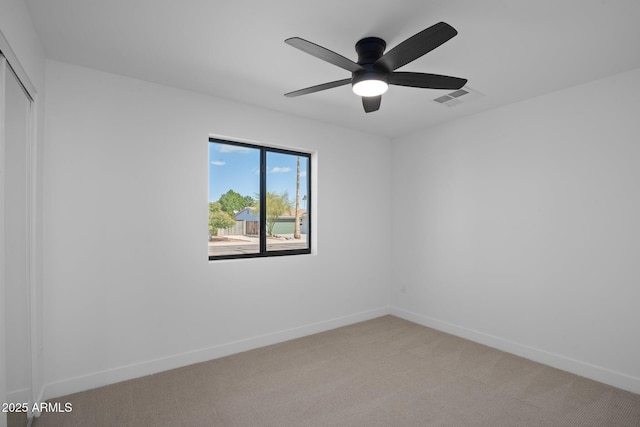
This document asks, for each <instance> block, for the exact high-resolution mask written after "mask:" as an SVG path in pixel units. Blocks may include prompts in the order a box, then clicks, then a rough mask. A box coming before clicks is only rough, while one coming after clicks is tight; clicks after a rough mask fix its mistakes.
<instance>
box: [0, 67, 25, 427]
mask: <svg viewBox="0 0 640 427" xmlns="http://www.w3.org/2000/svg"><path fill="white" fill-rule="evenodd" d="M0 65H1V67H2V70H1V71H0V78H1V82H2V89H0V103H1V106H0V113H2V114H1V116H2V117H0V125H1V126H0V133H1V134H0V153H1V154H0V160H1V164H0V167H1V168H2V169H1V171H0V176H1V177H2V186H3V188H2V189H1V190H0V195H1V199H2V203H1V205H2V214H1V223H2V232H1V237H2V239H1V244H2V245H3V248H2V258H3V262H2V265H0V267H1V269H0V271H1V273H0V274H2V276H3V277H2V282H3V284H2V286H3V287H4V292H3V293H4V298H2V299H3V300H4V301H2V302H3V305H4V307H0V308H1V309H2V310H1V312H2V315H3V316H4V341H5V342H4V344H5V345H4V349H5V357H4V359H5V377H6V378H5V379H6V387H5V392H6V401H7V402H12V403H28V404H31V403H32V392H31V384H32V382H31V366H32V358H31V334H30V331H31V326H30V319H31V315H30V301H31V298H30V266H29V260H30V241H31V238H30V223H31V207H30V200H31V198H30V194H31V191H30V188H31V185H30V176H31V173H30V172H31V171H30V165H31V163H30V148H29V147H30V140H29V135H30V126H31V104H32V102H31V99H30V97H29V96H28V95H27V93H26V91H25V90H24V88H23V86H22V84H20V81H19V80H18V78H17V77H16V75H15V74H14V73H13V71H12V70H11V67H10V66H9V65H8V64H7V62H6V60H5V58H4V57H2V56H0ZM2 415H3V416H4V415H5V413H2ZM15 415H18V417H17V419H16V417H15ZM15 415H13V416H12V417H11V418H10V421H11V424H13V425H16V424H17V425H25V423H26V414H15ZM0 425H1V423H0Z"/></svg>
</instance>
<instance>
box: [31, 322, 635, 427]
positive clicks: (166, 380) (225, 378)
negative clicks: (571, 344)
mask: <svg viewBox="0 0 640 427" xmlns="http://www.w3.org/2000/svg"><path fill="white" fill-rule="evenodd" d="M52 401H55V402H61V403H62V404H64V403H66V402H71V403H72V404H73V411H72V412H71V413H68V414H52V413H47V414H43V415H42V416H41V417H40V418H38V419H37V420H36V422H35V423H34V425H35V426H36V427H50V426H83V427H89V426H100V427H101V426H118V427H122V426H154V427H160V426H172V427H173V426H189V427H192V426H277V427H282V426H367V427H371V426H394V427H395V426H474V427H475V426H488V427H489V426H490V427H496V426H510V427H512V426H554V427H556V426H598V427H614V426H621V427H622V426H624V427H630V426H640V395H637V394H633V393H629V392H626V391H622V390H619V389H616V388H613V387H609V386H606V385H603V384H600V383H597V382H594V381H591V380H588V379H585V378H581V377H578V376H575V375H572V374H568V373H566V372H563V371H559V370H557V369H553V368H549V367H546V366H544V365H540V364H538V363H534V362H531V361H528V360H525V359H522V358H520V357H517V356H512V355H509V354H506V353H503V352H500V351H497V350H493V349H491V348H488V347H485V346H483V345H480V344H476V343H473V342H470V341H467V340H464V339H461V338H457V337H454V336H451V335H447V334H445V333H442V332H438V331H435V330H433V329H429V328H426V327H423V326H420V325H416V324H414V323H410V322H407V321H405V320H402V319H398V318H396V317H393V316H384V317H381V318H378V319H374V320H370V321H367V322H363V323H358V324H355V325H351V326H346V327H343V328H339V329H335V330H332V331H329V332H324V333H321V334H316V335H312V336H309V337H305V338H301V339H296V340H292V341H288V342H285V343H282V344H276V345H272V346H269V347H264V348H260V349H257V350H253V351H249V352H245V353H240V354H236V355H233V356H229V357H225V358H222V359H217V360H212V361H209V362H205V363H200V364H196V365H192V366H188V367H185V368H180V369H175V370H172V371H168V372H163V373H160V374H156V375H151V376H147V377H143V378H139V379H135V380H130V381H125V382H122V383H118V384H114V385H110V386H107V387H102V388H99V389H95V390H90V391H86V392H83V393H77V394H72V395H69V396H64V397H61V398H58V399H53V400H52Z"/></svg>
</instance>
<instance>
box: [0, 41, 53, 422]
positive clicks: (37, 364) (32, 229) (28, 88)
mask: <svg viewBox="0 0 640 427" xmlns="http://www.w3.org/2000/svg"><path fill="white" fill-rule="evenodd" d="M0 53H2V56H3V57H4V58H0V62H2V63H3V64H2V69H0V86H1V87H0V92H3V91H4V84H5V78H6V72H11V71H12V72H13V74H15V76H16V77H17V79H18V81H19V83H20V84H21V85H22V88H23V89H24V91H25V93H26V94H27V97H28V98H30V100H31V108H30V112H29V117H28V123H27V136H26V138H27V147H26V149H27V158H28V162H27V165H26V167H27V181H28V182H27V191H28V194H27V200H28V207H27V210H28V216H29V218H28V231H27V242H26V245H27V249H28V261H27V262H28V274H27V280H28V292H29V307H28V310H29V323H30V324H29V346H30V353H31V361H30V365H31V384H30V399H29V400H30V402H29V403H31V404H34V403H39V401H40V400H41V399H42V393H43V390H44V384H43V375H42V374H43V372H42V364H43V360H42V346H41V344H40V343H41V342H42V336H41V335H40V334H41V328H40V327H38V326H39V325H40V323H39V321H40V319H41V315H42V307H41V303H40V302H39V301H42V299H41V298H40V295H39V294H38V290H39V289H42V288H41V287H40V286H36V283H37V281H38V280H40V277H39V275H38V272H39V268H40V266H39V264H38V262H39V259H38V248H39V245H40V242H39V237H38V231H39V227H38V218H39V215H38V212H39V211H40V209H41V206H40V203H38V199H39V198H38V197H37V196H38V194H39V193H38V185H37V183H38V178H39V176H40V173H39V170H41V165H40V164H39V163H38V161H37V160H38V158H39V155H38V154H39V153H38V144H37V143H36V141H37V123H38V121H37V117H36V116H37V112H38V108H39V105H40V101H39V100H38V94H37V91H36V89H35V86H34V85H33V83H32V82H31V79H29V76H28V75H27V73H26V71H25V69H24V68H23V67H22V64H21V63H20V61H19V60H18V57H17V55H16V54H15V52H14V51H13V49H11V46H10V44H9V42H8V41H7V39H6V38H5V36H4V34H3V33H2V31H1V30H0ZM3 120H4V103H3V104H2V105H0V124H1V125H2V128H0V161H2V162H4V158H5V140H4V124H3V122H2V121H3ZM0 176H2V179H1V180H0V184H1V185H0V241H4V221H5V218H4V212H5V211H4V203H5V194H4V167H3V168H2V170H1V171H0ZM5 258H6V257H5V253H4V245H0V271H2V272H4V271H5V270H4V264H5ZM5 289H6V284H5V280H4V274H0V302H1V303H2V304H4V302H5ZM7 326H8V325H6V322H5V317H4V315H2V316H0V384H3V386H0V402H6V398H7V390H6V379H7V372H6V369H7V366H6V351H7V348H6V335H5V330H6V327H7ZM27 415H28V417H29V418H31V417H32V415H33V414H32V413H31V408H29V413H28V414H27ZM36 415H37V414H36ZM6 422H7V420H6V416H0V427H5V426H6Z"/></svg>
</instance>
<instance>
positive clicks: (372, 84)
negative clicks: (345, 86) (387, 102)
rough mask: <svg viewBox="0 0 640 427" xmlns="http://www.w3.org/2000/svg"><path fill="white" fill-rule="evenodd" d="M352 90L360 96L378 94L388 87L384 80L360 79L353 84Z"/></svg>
mask: <svg viewBox="0 0 640 427" xmlns="http://www.w3.org/2000/svg"><path fill="white" fill-rule="evenodd" d="M352 89H353V92H354V93H355V94H356V95H360V96H378V95H382V94H383V93H385V92H386V91H387V89H389V85H388V84H387V82H385V81H384V80H376V79H369V80H361V81H359V82H356V83H354V84H353V88H352Z"/></svg>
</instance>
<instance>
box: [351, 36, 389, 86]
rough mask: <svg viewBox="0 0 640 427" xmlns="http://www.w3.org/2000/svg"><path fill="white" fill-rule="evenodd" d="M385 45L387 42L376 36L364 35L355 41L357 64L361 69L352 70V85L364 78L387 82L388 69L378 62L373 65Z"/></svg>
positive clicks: (380, 55)
mask: <svg viewBox="0 0 640 427" xmlns="http://www.w3.org/2000/svg"><path fill="white" fill-rule="evenodd" d="M386 47H387V43H386V42H385V41H384V40H382V39H380V38H378V37H366V38H364V39H362V40H360V41H358V43H356V52H358V65H360V66H362V68H363V69H362V70H359V71H355V72H353V74H352V81H351V85H352V86H355V85H356V84H357V83H359V82H361V81H364V80H380V81H383V82H385V83H387V84H388V83H389V70H387V69H386V68H384V67H383V66H381V65H380V64H377V65H375V63H376V61H377V60H378V59H380V57H382V54H383V53H384V50H385V49H386Z"/></svg>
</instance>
